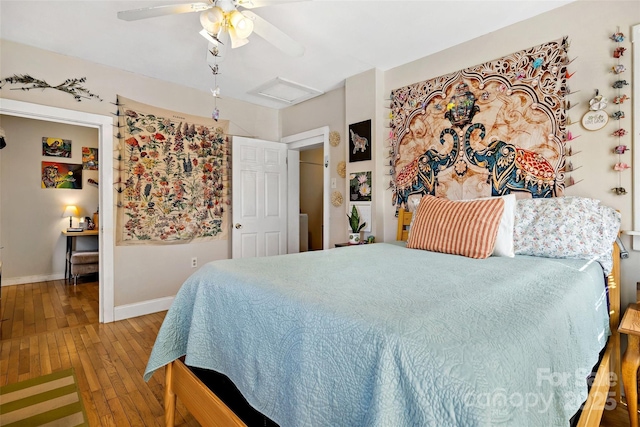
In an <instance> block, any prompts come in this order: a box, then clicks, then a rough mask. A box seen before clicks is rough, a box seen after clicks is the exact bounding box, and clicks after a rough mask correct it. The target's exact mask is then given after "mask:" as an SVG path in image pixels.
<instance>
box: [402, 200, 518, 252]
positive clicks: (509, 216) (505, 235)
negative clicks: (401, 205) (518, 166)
mask: <svg viewBox="0 0 640 427" xmlns="http://www.w3.org/2000/svg"><path fill="white" fill-rule="evenodd" d="M498 197H501V198H502V199H503V200H504V210H503V211H502V217H501V218H500V225H499V226H498V235H497V236H496V244H495V246H494V247H493V252H492V253H491V255H492V256H502V257H509V258H513V257H515V256H516V254H515V251H514V249H513V225H514V218H515V211H516V195H515V194H507V195H506V196H498ZM492 198H493V197H482V198H480V199H468V200H466V201H469V200H482V199H492ZM420 200H421V199H414V200H413V202H412V205H413V206H412V209H410V210H413V216H412V217H411V224H410V225H409V234H411V228H412V226H413V220H414V218H415V217H416V212H417V211H418V206H419V204H420Z"/></svg>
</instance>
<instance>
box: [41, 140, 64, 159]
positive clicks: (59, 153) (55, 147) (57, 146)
mask: <svg viewBox="0 0 640 427" xmlns="http://www.w3.org/2000/svg"><path fill="white" fill-rule="evenodd" d="M42 155H43V156H53V157H67V158H70V157H71V140H70V139H62V138H49V137H46V136H43V137H42Z"/></svg>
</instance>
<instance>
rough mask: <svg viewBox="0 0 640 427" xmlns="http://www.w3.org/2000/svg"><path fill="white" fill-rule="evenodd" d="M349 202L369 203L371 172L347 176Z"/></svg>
mask: <svg viewBox="0 0 640 427" xmlns="http://www.w3.org/2000/svg"><path fill="white" fill-rule="evenodd" d="M349 200H350V201H352V202H370V201H371V171H368V172H356V173H352V174H349Z"/></svg>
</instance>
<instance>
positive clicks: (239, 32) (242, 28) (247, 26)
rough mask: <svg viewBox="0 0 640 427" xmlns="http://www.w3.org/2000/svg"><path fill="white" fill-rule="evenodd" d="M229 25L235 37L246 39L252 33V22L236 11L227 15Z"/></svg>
mask: <svg viewBox="0 0 640 427" xmlns="http://www.w3.org/2000/svg"><path fill="white" fill-rule="evenodd" d="M229 23H230V24H231V27H233V29H234V30H235V33H236V36H238V37H239V38H241V39H246V38H247V37H249V36H250V35H251V33H252V32H253V21H252V20H251V19H249V18H247V17H246V16H244V15H243V14H242V13H241V12H240V11H238V10H234V11H233V12H231V13H230V14H229Z"/></svg>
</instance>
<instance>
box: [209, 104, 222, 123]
mask: <svg viewBox="0 0 640 427" xmlns="http://www.w3.org/2000/svg"><path fill="white" fill-rule="evenodd" d="M211 118H212V119H213V120H215V121H216V122H217V121H218V119H219V118H220V110H218V107H214V109H213V113H211Z"/></svg>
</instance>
